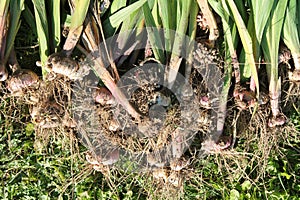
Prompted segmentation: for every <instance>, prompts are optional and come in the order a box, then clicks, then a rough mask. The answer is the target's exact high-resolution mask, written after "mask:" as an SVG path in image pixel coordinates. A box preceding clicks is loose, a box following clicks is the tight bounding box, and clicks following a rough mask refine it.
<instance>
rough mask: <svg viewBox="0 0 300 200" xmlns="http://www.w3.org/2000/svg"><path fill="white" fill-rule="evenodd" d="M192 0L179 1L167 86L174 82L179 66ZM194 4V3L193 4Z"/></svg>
mask: <svg viewBox="0 0 300 200" xmlns="http://www.w3.org/2000/svg"><path fill="white" fill-rule="evenodd" d="M192 1H193V0H181V1H179V3H180V7H178V8H180V10H181V16H180V18H179V19H180V20H179V21H178V22H177V25H176V35H175V38H174V43H173V48H172V53H171V60H170V64H169V66H170V71H169V74H168V84H169V86H171V85H172V83H173V82H174V80H175V78H176V76H177V72H178V70H179V66H180V54H181V51H182V46H183V45H184V43H183V42H184V36H185V35H186V32H187V28H188V24H189V14H190V8H191V5H192ZM193 5H194V6H195V3H194V4H193ZM178 8H177V9H178Z"/></svg>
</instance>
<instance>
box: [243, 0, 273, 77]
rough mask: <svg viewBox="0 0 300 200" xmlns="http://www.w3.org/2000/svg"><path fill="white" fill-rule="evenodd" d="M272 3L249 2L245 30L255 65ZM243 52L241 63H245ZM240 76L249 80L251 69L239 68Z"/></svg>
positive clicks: (263, 0)
mask: <svg viewBox="0 0 300 200" xmlns="http://www.w3.org/2000/svg"><path fill="white" fill-rule="evenodd" d="M273 3H274V2H273V1H269V0H262V1H260V0H253V1H250V4H251V5H250V6H251V10H250V18H249V21H248V25H247V29H248V31H249V34H250V36H251V39H252V45H253V55H254V60H255V62H256V63H259V61H260V60H259V59H260V56H261V52H260V45H261V38H262V34H263V31H264V29H265V26H266V23H267V20H268V18H269V16H270V12H271V9H272V5H273ZM245 57H246V55H245V51H244V50H242V52H241V60H240V61H241V62H246V63H247V59H246V58H245ZM258 66H259V64H258ZM241 75H242V76H243V77H245V78H249V77H250V76H251V69H250V68H249V67H247V66H246V67H243V66H242V67H241Z"/></svg>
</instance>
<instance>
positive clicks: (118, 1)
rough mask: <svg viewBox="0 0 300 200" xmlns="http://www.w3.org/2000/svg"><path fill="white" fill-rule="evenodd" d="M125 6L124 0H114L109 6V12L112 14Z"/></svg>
mask: <svg viewBox="0 0 300 200" xmlns="http://www.w3.org/2000/svg"><path fill="white" fill-rule="evenodd" d="M125 6H126V0H114V1H112V3H111V6H110V13H111V14H113V13H115V12H117V11H118V10H120V9H121V8H123V7H125Z"/></svg>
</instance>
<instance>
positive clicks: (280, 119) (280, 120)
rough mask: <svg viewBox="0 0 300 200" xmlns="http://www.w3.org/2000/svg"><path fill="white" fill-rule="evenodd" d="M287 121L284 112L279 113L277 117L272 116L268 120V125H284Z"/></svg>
mask: <svg viewBox="0 0 300 200" xmlns="http://www.w3.org/2000/svg"><path fill="white" fill-rule="evenodd" d="M285 122H286V117H285V116H284V115H283V114H281V113H280V114H278V115H277V116H276V117H274V116H273V117H272V118H270V119H269V121H268V126H269V127H270V128H273V127H275V126H282V125H283V124H285Z"/></svg>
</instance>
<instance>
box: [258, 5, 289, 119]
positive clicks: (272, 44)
mask: <svg viewBox="0 0 300 200" xmlns="http://www.w3.org/2000/svg"><path fill="white" fill-rule="evenodd" d="M287 3H288V0H276V1H274V5H273V7H272V11H271V15H270V18H269V19H268V22H267V25H266V29H265V32H264V34H263V38H262V48H263V52H264V57H265V61H266V68H267V73H268V79H269V93H270V96H271V105H272V113H273V116H277V114H278V113H279V108H278V101H279V99H278V97H279V93H280V91H279V88H280V82H279V81H278V50H279V41H280V35H281V31H282V28H283V19H284V15H285V11H286V9H287Z"/></svg>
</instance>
